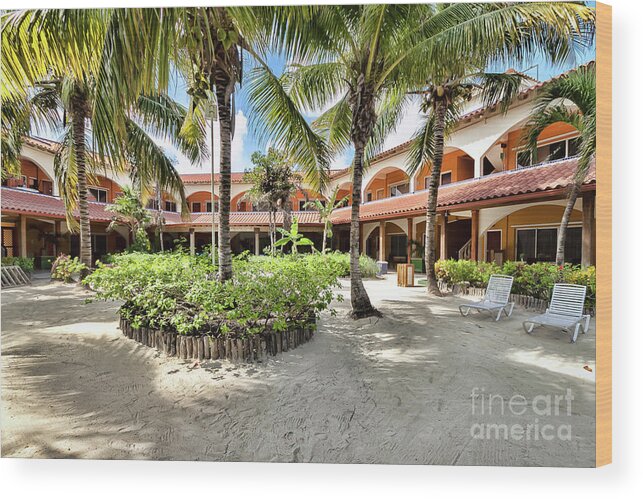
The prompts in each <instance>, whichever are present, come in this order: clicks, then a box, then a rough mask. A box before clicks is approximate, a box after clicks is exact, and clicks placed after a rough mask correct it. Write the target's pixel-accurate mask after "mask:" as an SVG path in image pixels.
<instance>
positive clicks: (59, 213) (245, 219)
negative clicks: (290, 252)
mask: <svg viewBox="0 0 643 499" xmlns="http://www.w3.org/2000/svg"><path fill="white" fill-rule="evenodd" d="M0 192H1V198H2V203H1V205H2V212H3V213H16V214H24V215H31V216H43V217H48V218H60V219H64V218H65V206H64V204H63V201H62V199H60V198H59V197H56V196H48V195H46V194H41V193H39V192H35V191H32V190H27V189H21V188H12V187H2V190H1V191H0ZM105 206H107V205H105V204H104V203H97V202H93V201H90V202H89V217H90V220H91V221H92V222H109V221H111V219H112V214H111V213H110V212H109V211H106V210H105ZM163 215H164V217H165V222H166V224H167V225H168V226H180V225H185V226H190V225H209V224H210V223H211V221H212V215H211V214H210V213H191V214H190V217H191V220H189V221H186V220H182V219H181V215H180V214H179V213H173V212H168V211H166V212H164V213H163ZM75 216H76V217H77V216H78V212H76V213H75ZM293 216H296V217H297V220H298V221H299V223H301V224H302V225H321V221H320V219H319V214H318V213H317V212H314V211H302V212H293ZM276 219H277V222H276V223H277V224H281V223H282V215H281V213H277V217H276ZM217 220H218V215H217ZM230 224H231V225H234V226H239V225H243V226H247V225H268V212H261V211H259V212H253V211H249V212H231V213H230Z"/></svg>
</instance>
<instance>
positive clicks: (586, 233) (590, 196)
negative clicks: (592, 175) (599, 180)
mask: <svg viewBox="0 0 643 499" xmlns="http://www.w3.org/2000/svg"><path fill="white" fill-rule="evenodd" d="M582 199H583V249H582V257H581V265H582V266H583V267H587V266H589V265H596V213H595V210H596V192H586V193H585V194H583V197H582Z"/></svg>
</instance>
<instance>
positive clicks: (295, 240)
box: [275, 217, 314, 255]
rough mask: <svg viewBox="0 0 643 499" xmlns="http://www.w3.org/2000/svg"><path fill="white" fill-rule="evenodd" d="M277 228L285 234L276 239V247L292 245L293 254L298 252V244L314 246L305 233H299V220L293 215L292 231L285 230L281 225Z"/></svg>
mask: <svg viewBox="0 0 643 499" xmlns="http://www.w3.org/2000/svg"><path fill="white" fill-rule="evenodd" d="M277 230H278V231H279V232H280V233H281V235H282V236H283V237H282V238H281V239H279V240H277V241H275V247H277V248H279V247H281V246H285V245H287V244H290V245H292V254H293V255H296V254H297V247H298V246H313V248H314V245H313V242H312V241H311V240H310V239H308V238H307V237H304V235H303V234H300V233H299V222H297V217H292V225H291V226H290V231H287V230H284V229H282V228H281V227H278V228H277Z"/></svg>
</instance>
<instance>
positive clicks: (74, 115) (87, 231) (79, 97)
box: [69, 91, 93, 277]
mask: <svg viewBox="0 0 643 499" xmlns="http://www.w3.org/2000/svg"><path fill="white" fill-rule="evenodd" d="M69 114H70V118H71V120H72V138H73V141H74V155H75V159H76V169H77V171H78V175H77V176H78V213H79V216H80V261H81V263H84V264H85V265H86V267H87V269H86V270H84V271H83V272H82V275H81V277H85V275H87V274H88V273H89V269H91V268H92V266H93V262H92V233H91V226H90V222H89V204H88V202H87V166H86V148H85V119H86V117H87V100H86V98H85V96H84V95H83V93H82V92H81V91H77V92H76V95H74V97H73V98H72V101H71V106H70V113H69Z"/></svg>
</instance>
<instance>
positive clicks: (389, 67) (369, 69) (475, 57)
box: [250, 2, 593, 318]
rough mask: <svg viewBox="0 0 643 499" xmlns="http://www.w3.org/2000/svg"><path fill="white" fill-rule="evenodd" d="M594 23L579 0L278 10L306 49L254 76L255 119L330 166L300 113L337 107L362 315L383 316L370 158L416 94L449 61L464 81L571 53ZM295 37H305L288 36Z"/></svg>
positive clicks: (327, 115)
mask: <svg viewBox="0 0 643 499" xmlns="http://www.w3.org/2000/svg"><path fill="white" fill-rule="evenodd" d="M592 19H593V11H592V9H589V8H587V7H585V6H584V5H581V4H578V3H573V2H561V3H548V2H534V3H481V4H464V3H456V4H440V5H434V4H424V5H386V4H380V5H351V6H344V5H342V6H305V7H288V8H284V9H281V10H280V11H279V13H278V14H277V21H276V26H277V30H278V35H277V36H276V38H277V39H279V40H281V39H282V37H281V35H284V36H283V38H285V39H287V40H296V41H294V42H292V43H293V44H296V43H299V44H300V46H301V47H302V48H301V50H299V51H298V52H297V54H296V55H297V58H296V59H294V62H293V63H292V64H291V65H290V67H289V68H288V69H287V71H286V72H285V73H284V74H283V75H282V76H281V77H279V78H277V77H275V76H274V75H273V74H272V73H271V72H270V71H269V70H268V69H267V68H265V67H260V68H258V69H257V70H255V73H254V75H253V76H254V77H253V80H252V81H251V83H250V96H251V101H252V102H253V115H252V118H253V119H254V120H256V121H257V123H261V126H262V127H263V134H264V135H266V136H267V137H270V138H271V139H272V140H273V141H274V143H276V144H277V145H278V146H279V147H289V144H290V147H292V148H294V149H295V150H296V151H301V150H308V151H311V152H309V156H310V157H316V158H319V159H318V161H319V162H323V160H324V159H325V158H324V156H323V155H324V153H325V151H324V147H323V145H320V144H319V143H318V141H317V139H316V138H315V137H314V135H313V134H312V133H311V132H313V130H311V127H309V125H308V123H307V122H306V121H305V120H304V119H303V118H302V116H301V113H300V109H304V110H308V111H310V110H317V109H322V108H324V107H328V106H330V108H329V109H328V110H327V111H326V112H324V113H323V114H322V115H321V116H320V117H319V118H318V119H317V120H316V123H315V124H316V129H317V130H318V131H319V132H321V133H322V134H323V135H324V137H325V139H326V141H327V143H328V147H329V148H330V152H331V153H338V152H339V151H341V150H343V149H345V148H346V147H348V146H349V145H352V147H353V149H354V156H353V161H352V175H353V179H352V180H353V191H352V206H351V235H350V247H351V251H350V261H351V305H352V309H353V310H352V316H353V317H354V318H360V317H368V316H371V315H380V314H379V312H378V311H377V310H376V309H375V308H374V307H373V306H372V304H371V302H370V299H369V297H368V294H367V293H366V290H365V288H364V285H363V282H362V278H361V274H360V270H359V208H360V205H361V190H362V177H363V173H364V168H365V166H367V164H368V161H369V158H370V157H372V155H373V154H375V153H376V152H377V151H378V150H379V149H380V148H381V147H382V144H383V141H384V138H385V137H386V136H387V135H388V133H389V132H390V131H391V130H392V129H394V128H395V127H396V125H397V124H398V122H399V119H400V117H401V116H402V115H403V111H404V109H405V107H406V105H407V104H408V102H409V95H408V94H407V92H409V91H411V90H413V89H414V88H416V87H417V86H419V85H421V84H423V83H425V82H426V80H427V74H435V73H436V72H437V71H436V68H440V69H442V68H443V65H444V61H448V65H449V68H450V71H451V72H452V73H453V74H456V75H458V74H466V73H465V71H466V70H468V69H469V68H470V67H471V66H472V65H475V64H477V63H478V62H479V61H481V60H487V59H489V58H491V57H494V56H497V58H498V59H501V60H502V59H504V58H507V57H518V58H520V57H522V56H523V55H524V54H526V53H532V52H533V48H534V47H535V46H536V47H541V46H546V47H548V48H550V49H551V50H552V51H554V50H558V49H564V48H565V47H568V46H569V43H571V42H570V35H571V33H574V32H580V30H581V26H582V25H583V23H584V22H586V21H590V20H592ZM292 32H296V34H297V38H295V37H294V36H289V35H291V33H292ZM472 40H475V42H473V41H472ZM284 44H287V42H284ZM563 52H564V51H563ZM463 54H467V57H466V58H465V57H463ZM472 61H473V62H472ZM324 180H325V178H322V179H320V183H323V181H324Z"/></svg>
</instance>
